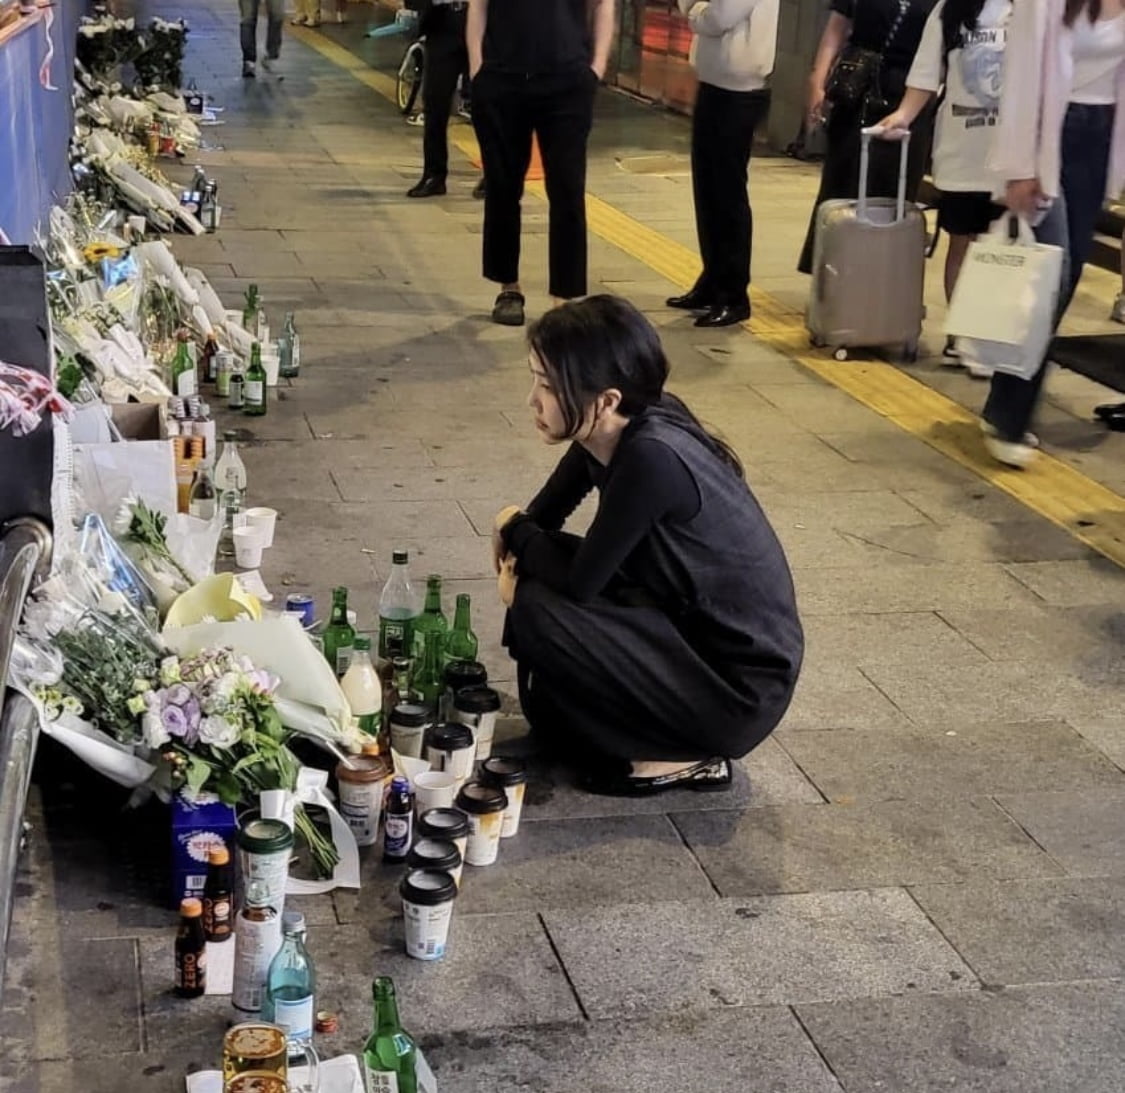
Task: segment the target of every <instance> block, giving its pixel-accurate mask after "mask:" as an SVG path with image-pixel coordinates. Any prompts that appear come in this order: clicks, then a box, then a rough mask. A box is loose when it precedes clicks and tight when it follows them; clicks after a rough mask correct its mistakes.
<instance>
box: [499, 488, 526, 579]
mask: <svg viewBox="0 0 1125 1093" xmlns="http://www.w3.org/2000/svg"><path fill="white" fill-rule="evenodd" d="M522 511H523V509H521V508H520V507H519V505H507V506H505V507H504V508H502V509H501V510H500V511H499V512H498V513H497V514H496V519H495V520H493V522H492V567H493V569H495V570H496V572H497V573H499V572H500V568H501V566H502V565H503V563H504V559H505V557H506V554H507V552H506V551H505V549H504V537H503V535H502V534H501V533H502V532H503V530H504V529H505V528H506V527H507V526H508V525H509V524H510V523H511V522H512V520H513V519H514V518H515V517H517V516H519V514H520V513H521V512H522Z"/></svg>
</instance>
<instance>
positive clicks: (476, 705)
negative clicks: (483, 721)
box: [453, 687, 500, 713]
mask: <svg viewBox="0 0 1125 1093" xmlns="http://www.w3.org/2000/svg"><path fill="white" fill-rule="evenodd" d="M453 706H454V708H455V709H458V710H464V711H465V713H493V712H494V711H496V710H498V709H500V695H499V693H498V692H497V691H494V690H493V689H492V688H491V687H464V688H462V689H461V690H460V691H458V692H457V693H456V694H455V695H454V696H453Z"/></svg>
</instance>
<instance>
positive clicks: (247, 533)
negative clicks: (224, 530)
mask: <svg viewBox="0 0 1125 1093" xmlns="http://www.w3.org/2000/svg"><path fill="white" fill-rule="evenodd" d="M232 535H233V537H234V560H235V561H236V562H237V563H238V568H239V569H257V568H258V567H259V566H260V565H261V564H262V549H263V548H262V533H261V531H259V530H258V528H256V527H251V526H247V527H244V528H235V529H234V531H233V532H232Z"/></svg>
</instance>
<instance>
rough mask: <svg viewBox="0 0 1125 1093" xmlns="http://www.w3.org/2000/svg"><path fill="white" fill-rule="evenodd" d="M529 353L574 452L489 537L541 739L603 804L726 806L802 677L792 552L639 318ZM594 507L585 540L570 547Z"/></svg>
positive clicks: (556, 440) (544, 404)
mask: <svg viewBox="0 0 1125 1093" xmlns="http://www.w3.org/2000/svg"><path fill="white" fill-rule="evenodd" d="M529 341H530V355H529V362H530V366H531V373H532V390H531V395H530V397H529V399H528V405H529V406H530V408H531V410H532V414H533V417H534V422H535V428H536V429H537V430H538V431H539V434H540V436H541V437H542V438H543V440H544V441H545V442H546V443H547V444H554V445H561V444H567V445H568V447H567V450H566V453H565V454H564V455H563V457H562V459H561V460H560V461H559V463H558V466H557V467H556V468H555V470H554V472H553V473H552V474H551V476H550V478H549V479H548V480H547V482H546V484H545V485H544V486H543V488H542V489H541V490H540V491H539V493H538V494H537V495H536V497H535V499H534V500H533V501H532V502H531V504H530V505H528V506H527V509H526V510H525V511H521V510H519V509H518V508H516V507H514V506H513V507H511V508H508V509H505V510H504V511H503V512H502V513H501V514H500V515H499V516H498V517H497V521H496V533H495V535H494V538H493V551H494V556H495V559H496V562H497V565H498V567H499V569H500V571H501V577H500V588H501V595H502V596H503V597H504V599H505V602H507V603H508V605H509V611H508V618H507V624H506V632H505V643H506V645H507V647H508V650H509V652H510V653H511V655H512V656H513V658H514V659H515V660H516V662H517V665H518V668H519V680H520V700H521V703H522V705H523V709H524V714H525V716H526V717H527V720H528V722H529V724H530V726H531V729H532V733H533V734H534V735H535V736H537V737H539V738H540V739H542V740H543V742H544V743H545V744H547V745H548V746H549V747H550V748H551V750H553V751H554V752H556V753H557V754H559V755H561V756H562V757H564V758H566V759H568V760H569V761H571V762H572V763H574V764H575V765H576V766H578V767H579V768H580V769H581V770H582V771H583V773H584V781H585V784H586V785H587V788H589V789H591V790H593V791H595V792H601V793H608V794H614V795H622V796H641V795H647V794H653V793H659V792H662V791H664V790H668V789H675V788H690V789H700V790H704V789H724V788H726V787H727V786H729V785H730V783H731V766H730V760H731V759H735V758H739V757H741V756H743V755H746V754H747V753H748V752H750V751H752V750H753V749H754V748H755V747H757V746H758V745H759V744H760V743H761V742H762V741H763V740H764V739H765V738H766V737H767V736H768V735H769V734H770V732H772V731H773V729H774V728H775V727H776V726H777V724H778V722H779V721H780V720H781V717H782V715H783V714H784V713H785V710H786V708H787V707H788V705H789V701H790V698H791V697H792V694H793V688H794V686H795V684H796V682H797V675H798V672H799V670H800V666H801V658H802V653H803V647H804V646H803V637H802V632H801V623H800V620H799V618H798V615H797V606H796V602H795V598H794V592H793V581H792V577H791V576H790V572H789V566H788V564H787V562H786V560H785V555H784V553H783V551H782V548H781V545H780V543H779V542H778V540H777V537H776V536H775V535H774V532H773V529H772V528H771V527H770V524H769V521H768V520H767V519H766V517H765V515H764V513H763V512H762V509H761V507H760V506H759V505H758V502H757V501H756V500H755V498H754V495H753V494H752V493H751V492H750V490H749V488H748V487H747V485H746V482H745V480H744V477H743V473H742V467H741V465H740V464H739V461H738V459H737V457H736V456H735V455H734V453H733V452H731V451H730V449H729V448H727V446H726V445H725V444H724V443H722V442H721V441H720V440H718V439H716V438H715V437H713V436H711V435H710V434H708V433H707V432H706V430H705V429H704V428H703V426H702V425H701V424H700V423H699V421H698V420H697V419H696V418H695V416H694V415H693V414H692V413H691V412H690V411H689V410H688V409H687V407H686V406H685V405H684V404H683V403H682V402H680V400H679V399H677V398H675V397H674V396H673V395H671V394H668V393H667V392H665V391H664V384H665V381H666V380H667V378H668V360H667V358H666V357H665V355H664V350H663V348H662V347H661V344H660V339H659V338H658V336H657V334H656V331H655V330H654V329H653V327H652V326H651V325H650V324H649V322H648V321H647V320H646V319H645V318H644V316H642V315H641V314H640V313H639V312H638V311H637V310H636V309H635V308H634V307H632V306H631V305H630V304H628V303H626V302H625V301H623V300H620V299H618V298H616V297H611V296H595V297H591V298H589V299H586V300H584V301H581V302H577V303H568V304H566V305H564V306H562V307H559V308H557V309H555V310H553V311H551V312H548V313H547V314H546V315H545V316H544V317H543V318H542V319H540V320H539V322H538V323H537V324H536V325H535V326H534V327H533V328H532V330H531V332H530V336H529ZM592 490H597V491H598V506H597V513H596V515H595V516H594V518H593V522H592V523H591V524H590V527H589V530H588V531H587V533H586V535H585V536H584V537H578V536H575V535H571V534H568V533H566V532H563V531H562V528H563V525H564V523H565V522H566V520H567V518H568V517H570V516H571V514H572V513H573V512H574V511H575V509H576V508H577V507H578V506H579V504H581V502H582V501H583V499H584V498H585V497H586V495H587V494H589V493H590V492H591V491H592Z"/></svg>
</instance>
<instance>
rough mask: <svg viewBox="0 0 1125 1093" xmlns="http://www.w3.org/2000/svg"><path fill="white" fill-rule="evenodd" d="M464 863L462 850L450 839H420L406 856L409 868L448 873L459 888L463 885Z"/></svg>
mask: <svg viewBox="0 0 1125 1093" xmlns="http://www.w3.org/2000/svg"><path fill="white" fill-rule="evenodd" d="M464 865H465V859H464V857H463V856H462V854H461V851H460V850H458V849H457V847H456V846H455V845H454V844H453V843H451V842H450V841H449V840H448V839H419V840H418V841H417V842H416V843H415V844H414V845H413V846H412V847H411V848H410V853H409V854H407V856H406V868H407V869H420V870H422V871H423V872H429V873H448V874H449V875H450V876H451V877H452V878H453V883H454V884H456V885H457V887H458V888H460V887H461V873H462V872H463V870H464Z"/></svg>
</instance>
